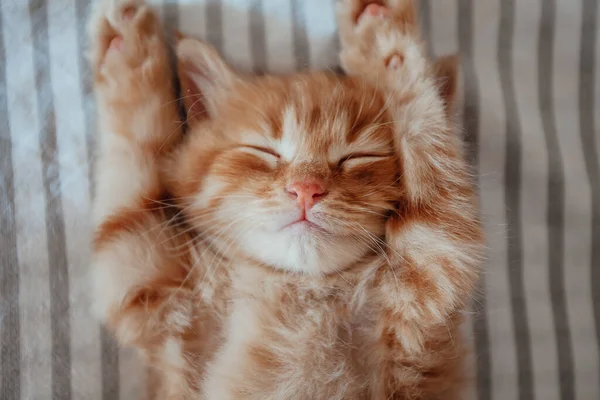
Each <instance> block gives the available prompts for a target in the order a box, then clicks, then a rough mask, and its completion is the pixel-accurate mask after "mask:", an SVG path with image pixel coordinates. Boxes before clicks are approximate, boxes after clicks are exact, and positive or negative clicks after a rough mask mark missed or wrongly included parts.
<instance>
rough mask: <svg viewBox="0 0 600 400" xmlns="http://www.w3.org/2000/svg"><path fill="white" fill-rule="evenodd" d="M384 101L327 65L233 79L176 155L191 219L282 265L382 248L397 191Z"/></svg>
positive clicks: (341, 258) (327, 263)
mask: <svg viewBox="0 0 600 400" xmlns="http://www.w3.org/2000/svg"><path fill="white" fill-rule="evenodd" d="M384 106H385V105H384V102H383V99H382V98H381V97H379V95H378V94H376V92H374V91H372V90H369V89H367V88H364V87H359V85H358V84H357V83H355V82H353V81H352V80H350V79H349V78H338V77H333V76H327V75H324V74H313V75H305V76H294V77H290V78H273V77H267V78H259V79H257V80H256V81H253V82H250V83H247V82H245V83H243V84H241V83H240V84H238V85H236V86H235V88H233V89H232V91H231V93H230V94H229V95H228V96H227V99H225V100H224V101H223V102H222V104H221V105H220V106H219V107H217V108H215V111H214V113H213V116H212V117H211V118H210V119H209V120H206V121H203V122H200V123H198V124H196V125H195V126H194V127H193V129H192V130H191V132H190V138H189V142H188V143H187V144H186V145H184V146H183V149H182V151H181V153H180V154H179V155H178V157H177V160H176V168H175V171H176V174H175V178H174V180H175V181H177V182H178V183H177V184H176V185H175V187H176V190H175V191H176V192H177V193H176V195H177V196H178V197H182V198H186V199H187V201H186V202H185V204H184V207H186V209H185V213H186V215H187V219H188V221H190V222H191V223H192V224H193V225H194V226H195V227H196V228H198V229H199V230H200V231H201V232H205V233H206V236H207V237H208V238H209V240H211V241H213V243H214V246H215V247H216V248H218V249H219V250H220V251H222V252H224V253H225V254H227V253H233V252H241V253H243V254H246V255H248V256H250V257H252V258H254V259H256V260H258V261H260V262H263V263H265V264H267V265H270V266H272V267H275V268H279V269H284V270H288V271H298V272H303V273H310V274H319V273H332V272H335V271H339V270H342V269H345V268H347V267H348V266H349V265H351V264H352V263H353V262H355V261H357V260H359V259H360V258H361V257H362V256H364V255H365V254H366V253H367V252H369V251H374V250H380V249H381V248H382V245H381V244H380V243H381V242H380V240H379V237H381V236H382V235H383V233H384V225H385V220H386V217H387V216H388V215H389V213H390V211H391V210H392V209H393V207H394V203H393V201H394V200H395V199H398V198H399V196H398V190H399V189H398V187H397V186H396V184H395V182H396V180H397V178H398V173H397V172H398V168H397V160H396V159H395V156H394V154H393V151H394V149H393V143H392V130H391V124H390V123H389V121H388V120H387V118H388V117H387V115H386V112H385V107H384Z"/></svg>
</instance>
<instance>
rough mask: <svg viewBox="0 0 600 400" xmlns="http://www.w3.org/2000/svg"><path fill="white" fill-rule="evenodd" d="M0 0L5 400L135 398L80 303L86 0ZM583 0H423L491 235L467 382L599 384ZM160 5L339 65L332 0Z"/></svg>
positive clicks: (570, 393) (298, 64)
mask: <svg viewBox="0 0 600 400" xmlns="http://www.w3.org/2000/svg"><path fill="white" fill-rule="evenodd" d="M0 1H1V3H0V4H1V6H0V356H1V363H0V398H1V399H6V400H10V399H19V398H20V399H50V398H53V399H66V400H68V399H85V400H95V399H104V400H113V399H118V398H121V399H136V398H144V393H145V391H146V388H147V387H148V385H151V383H152V382H151V379H148V378H147V376H146V371H145V369H144V368H143V367H140V364H139V363H138V361H137V360H136V359H135V358H134V357H132V354H131V352H129V351H126V350H117V349H116V347H115V346H114V344H113V343H112V341H111V340H110V338H109V336H108V335H106V334H104V333H103V332H102V330H101V328H100V327H99V325H98V324H97V323H96V322H95V321H94V320H93V319H92V317H91V316H90V313H89V305H90V298H89V295H88V294H89V289H88V282H87V269H88V262H89V256H90V240H91V232H90V203H91V198H92V195H93V193H92V186H91V184H90V176H93V171H92V170H93V163H92V154H93V147H94V136H95V128H94V108H93V100H92V98H91V96H90V87H89V76H88V70H87V66H86V63H85V60H84V58H83V57H82V51H83V48H84V45H85V23H86V15H87V6H88V4H87V3H88V0H30V1H29V2H28V1H27V0H0ZM155 2H156V3H158V2H159V0H155ZM597 3H598V1H597V0H529V1H525V0H520V1H517V0H478V1H476V0H443V1H442V0H438V1H435V0H422V1H421V5H422V9H423V25H424V29H425V31H426V32H427V34H428V37H429V38H430V39H431V48H432V50H433V52H434V53H437V54H441V53H448V52H456V51H460V52H461V53H462V56H463V58H462V60H463V78H464V82H463V83H464V84H463V87H464V93H463V101H462V102H461V103H460V105H459V108H460V110H462V111H463V112H464V113H463V114H462V115H461V116H459V117H458V121H460V122H461V123H462V124H463V125H464V134H465V137H466V138H467V139H468V142H469V146H470V147H469V148H470V155H471V157H472V160H473V164H474V167H475V169H476V170H477V171H478V173H479V174H478V184H479V186H480V193H481V206H482V211H483V215H484V219H485V227H486V232H487V237H488V243H489V244H488V247H489V252H488V258H489V259H488V262H487V264H486V268H485V276H484V280H483V282H482V284H481V289H482V290H481V296H480V297H479V298H478V300H477V301H476V302H475V304H474V310H475V312H474V313H473V314H470V315H468V319H467V323H466V325H465V330H466V332H467V334H468V337H469V343H470V344H471V345H472V348H473V354H472V356H471V357H470V358H469V370H470V371H471V376H472V380H471V382H470V385H469V388H468V391H467V392H468V393H467V394H466V395H465V398H478V399H497V400H510V399H518V398H520V399H524V400H525V399H544V400H553V399H575V398H577V399H583V400H597V399H599V398H600V387H599V385H600V368H599V355H600V352H599V351H600V347H599V346H600V341H599V340H598V339H599V337H600V179H599V174H600V171H599V168H600V167H599V164H598V163H599V161H598V151H599V150H600V149H599V146H600V145H599V144H598V142H599V141H600V137H599V136H600V135H599V134H598V126H599V125H598V124H600V121H599V117H600V104H599V103H600V99H599V96H600V77H598V76H597V75H598V68H597V67H596V58H597V56H598V54H600V44H599V41H598V40H597V35H598V32H597V28H598V20H599V15H598V13H599V10H598V6H597ZM158 8H159V9H160V10H161V13H162V14H163V15H164V16H165V19H166V21H167V23H168V24H169V26H170V27H172V28H174V27H176V26H178V27H179V29H181V30H182V31H184V32H185V33H188V34H191V35H194V36H197V37H201V38H205V39H207V40H208V41H210V42H211V43H213V44H215V45H216V46H217V48H219V49H220V50H221V51H222V52H223V53H224V54H225V56H226V58H227V59H228V60H230V61H231V62H232V63H233V64H234V65H235V66H237V67H239V68H241V69H244V70H254V71H256V72H262V71H269V72H284V71H292V70H297V69H300V68H325V67H334V66H335V65H336V64H337V54H336V49H337V40H336V35H335V31H336V27H335V21H334V13H333V8H332V2H331V1H330V0H221V1H218V0H180V1H179V2H177V1H173V0H171V1H169V2H168V3H167V4H163V3H160V4H158ZM217 400H218V399H217Z"/></svg>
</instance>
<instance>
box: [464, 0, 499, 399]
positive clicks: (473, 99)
mask: <svg viewBox="0 0 600 400" xmlns="http://www.w3.org/2000/svg"><path fill="white" fill-rule="evenodd" d="M473 24H474V20H473V0H459V1H458V48H459V51H460V54H461V61H462V71H463V82H464V104H463V129H464V132H465V145H466V150H467V152H466V153H467V155H468V158H469V160H470V162H471V166H472V168H473V171H477V169H478V168H479V158H478V154H479V152H478V150H479V141H478V138H479V86H478V81H477V73H476V70H475V64H474V61H473V38H474V36H475V35H474V34H473ZM484 279H485V278H484V277H483V276H482V277H481V280H480V281H479V288H478V289H479V290H478V293H480V295H479V296H478V298H477V301H476V302H474V304H473V307H474V311H475V317H474V318H473V332H474V340H475V352H476V363H477V398H478V399H479V400H488V399H491V398H492V367H491V359H490V352H489V349H490V337H489V332H488V321H487V311H486V304H487V303H486V302H487V299H486V296H485V280H484Z"/></svg>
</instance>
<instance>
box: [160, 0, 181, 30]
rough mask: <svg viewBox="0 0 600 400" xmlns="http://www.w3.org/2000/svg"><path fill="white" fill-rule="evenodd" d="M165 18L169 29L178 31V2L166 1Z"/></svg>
mask: <svg viewBox="0 0 600 400" xmlns="http://www.w3.org/2000/svg"><path fill="white" fill-rule="evenodd" d="M163 17H164V18H163V19H164V23H165V26H166V27H167V28H169V29H176V28H177V27H178V26H179V4H178V1H177V0H164V4H163Z"/></svg>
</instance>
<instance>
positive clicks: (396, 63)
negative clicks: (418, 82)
mask: <svg viewBox="0 0 600 400" xmlns="http://www.w3.org/2000/svg"><path fill="white" fill-rule="evenodd" d="M402 64H404V55H402V54H392V55H391V56H389V57H388V58H387V60H386V62H385V66H386V67H388V68H390V69H398V68H400V67H402Z"/></svg>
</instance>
